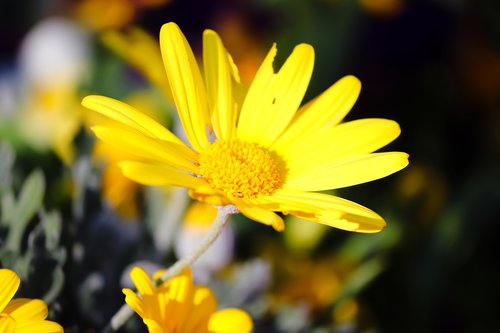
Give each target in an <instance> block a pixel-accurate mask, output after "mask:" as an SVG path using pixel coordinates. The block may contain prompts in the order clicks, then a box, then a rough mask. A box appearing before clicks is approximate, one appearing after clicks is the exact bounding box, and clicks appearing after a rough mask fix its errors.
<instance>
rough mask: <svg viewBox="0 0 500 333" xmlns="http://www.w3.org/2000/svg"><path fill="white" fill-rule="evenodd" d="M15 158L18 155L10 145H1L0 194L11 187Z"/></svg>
mask: <svg viewBox="0 0 500 333" xmlns="http://www.w3.org/2000/svg"><path fill="white" fill-rule="evenodd" d="M15 158H16V155H15V153H14V151H13V150H12V148H11V147H10V146H9V145H7V144H5V143H2V144H0V193H2V192H4V191H5V190H7V189H8V188H9V187H10V185H11V180H12V166H13V165H14V160H15Z"/></svg>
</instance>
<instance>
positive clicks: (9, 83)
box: [0, 0, 500, 333]
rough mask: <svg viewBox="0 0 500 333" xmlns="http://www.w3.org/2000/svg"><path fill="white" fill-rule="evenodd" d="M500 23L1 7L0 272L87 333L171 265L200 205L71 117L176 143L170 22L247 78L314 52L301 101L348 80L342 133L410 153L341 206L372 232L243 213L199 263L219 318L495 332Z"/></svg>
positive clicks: (275, 9) (483, 6)
mask: <svg viewBox="0 0 500 333" xmlns="http://www.w3.org/2000/svg"><path fill="white" fill-rule="evenodd" d="M499 18H500V2H499V1H497V0H475V1H472V0H469V1H467V0H413V1H410V0H308V1H306V0H288V1H286V0H254V1H250V0H235V1H230V0H221V1H202V0H197V1H196V0H108V1H104V0H80V1H76V0H74V1H69V0H45V1H41V0H38V1H35V0H24V1H12V0H2V1H1V3H0V26H1V28H0V40H1V43H0V140H1V142H0V196H1V199H2V206H1V208H0V209H1V213H2V214H1V221H0V222H1V223H0V266H2V267H9V268H12V269H15V270H16V272H18V274H19V275H20V276H21V278H22V281H23V282H22V288H21V292H22V294H18V296H26V297H38V298H43V299H44V300H45V301H46V302H47V303H48V304H49V308H50V318H51V319H53V320H57V321H58V322H60V323H61V324H62V325H63V326H64V327H65V328H66V331H67V332H97V331H99V330H100V329H102V328H103V327H104V326H105V325H106V324H107V322H108V320H109V318H110V317H111V316H112V315H113V313H115V312H116V310H117V309H118V308H119V307H120V305H121V304H123V296H122V294H121V288H122V287H124V286H129V285H130V281H129V280H128V279H127V270H128V269H129V268H130V266H131V265H134V264H140V265H141V266H143V267H145V268H147V269H148V270H149V271H151V272H152V271H154V270H155V269H156V268H159V267H168V265H170V264H171V263H173V262H174V261H175V258H177V257H179V256H182V255H183V253H185V252H186V251H188V250H189V249H190V246H192V244H193V242H196V240H197V239H199V238H200V237H202V236H200V235H203V232H204V230H206V228H207V225H209V224H210V221H211V219H210V218H209V217H210V216H212V215H211V214H212V212H210V211H209V210H210V209H209V208H207V207H198V206H196V205H195V206H193V205H192V203H191V202H190V201H189V199H188V198H187V196H186V193H185V192H184V191H182V190H178V189H158V188H155V189H153V188H142V187H139V186H138V185H135V184H132V183H130V182H128V181H126V180H124V179H123V178H122V177H121V175H120V174H119V171H118V170H117V168H116V166H115V165H114V164H113V161H114V160H113V159H114V158H119V156H117V157H115V156H114V154H118V153H117V152H113V151H110V150H109V148H108V147H105V146H102V145H99V144H97V143H96V142H95V141H94V139H93V136H92V135H91V133H90V132H89V131H88V127H89V126H90V125H91V124H93V123H94V122H95V121H97V120H96V119H94V118H95V116H94V115H92V114H88V112H87V111H86V110H84V109H83V107H81V106H80V101H81V98H82V97H83V96H86V95H88V94H100V95H106V96H110V97H114V98H118V99H121V100H124V101H127V102H128V103H130V104H132V105H135V106H137V107H138V108H139V109H141V110H143V111H144V112H146V113H148V114H150V115H151V116H152V117H154V118H155V119H157V120H158V121H161V122H162V123H164V124H165V125H166V126H169V127H170V128H172V129H174V130H175V129H176V128H178V122H177V119H176V115H175V109H174V107H173V105H172V102H171V99H170V97H169V93H168V90H167V89H165V84H166V82H165V78H164V77H163V76H162V75H163V73H162V69H161V63H159V65H158V61H159V60H158V59H159V58H158V54H159V53H158V52H159V48H158V45H157V36H158V33H159V30H160V27H161V25H162V24H164V23H166V22H169V21H174V22H176V23H177V24H179V26H180V27H181V29H182V30H183V32H184V34H185V35H186V37H187V39H188V40H189V41H190V43H191V45H192V47H193V49H194V52H195V53H197V54H198V55H200V50H201V36H202V32H203V30H204V29H205V28H211V29H214V30H216V31H217V32H218V33H219V34H220V35H221V37H222V40H223V41H224V43H225V46H226V48H227V49H228V51H229V52H230V53H231V54H232V56H233V58H234V60H235V63H236V64H237V65H238V67H239V70H240V74H241V77H242V80H243V82H247V83H248V82H250V81H251V78H252V77H253V75H254V73H255V71H256V70H257V68H258V66H259V65H260V63H261V61H262V59H263V57H264V56H265V54H266V53H267V51H268V50H269V48H270V47H271V45H272V43H273V42H277V45H278V56H277V61H276V62H277V63H278V66H279V64H280V63H282V62H283V61H284V59H285V58H286V57H287V56H288V55H289V53H290V52H291V50H292V48H293V47H294V46H295V45H296V44H298V43H301V42H306V43H309V44H311V45H313V47H314V48H315V52H316V62H315V69H314V73H313V77H312V80H311V84H310V86H309V90H308V93H307V95H306V98H305V100H306V101H307V100H310V99H311V98H313V97H314V96H317V95H318V94H320V93H321V92H322V91H324V90H325V89H327V88H328V87H329V86H330V85H331V84H333V83H334V82H335V81H337V80H338V79H340V78H341V77H342V76H344V75H347V74H353V75H355V76H357V77H358V78H359V79H360V80H361V82H362V84H363V88H362V91H361V95H360V98H359V100H358V102H357V103H356V105H355V106H354V108H353V110H352V111H351V113H350V114H349V115H348V119H349V120H350V119H360V118H368V117H377V118H389V119H394V120H396V121H397V122H398V123H399V124H400V126H401V128H402V134H401V136H400V137H399V138H398V139H397V140H396V141H395V142H393V143H392V144H391V145H389V146H388V147H385V148H384V150H398V151H405V152H408V153H409V154H410V165H409V166H408V167H407V168H406V169H404V170H402V171H401V172H399V173H397V174H395V175H392V176H390V177H387V178H384V179H381V180H378V181H376V182H372V183H368V184H363V185H358V186H355V187H352V188H348V189H342V190H339V191H337V192H336V194H338V195H340V196H342V197H344V198H347V199H350V200H353V201H356V202H358V203H361V204H363V205H365V206H367V207H370V208H371V209H373V210H375V211H376V212H378V213H380V215H382V216H383V217H384V218H386V220H387V222H388V227H387V228H386V229H385V230H383V231H382V232H381V233H378V234H375V235H363V234H353V233H348V232H344V231H340V230H334V229H331V228H326V227H322V226H319V225H316V224H314V223H310V222H305V221H300V220H296V219H291V218H288V220H287V228H286V231H285V232H283V233H276V232H274V231H273V230H272V229H271V228H268V227H266V226H263V225H260V224H258V223H254V222H251V221H248V220H246V219H244V218H243V217H241V216H237V217H235V218H234V219H233V223H231V225H230V228H228V230H227V231H225V234H224V236H223V237H221V239H220V241H219V244H218V245H217V246H214V249H213V252H212V253H210V254H207V255H206V256H205V257H202V258H201V259H200V262H199V263H198V264H197V266H196V267H195V268H193V269H194V270H195V277H196V279H197V280H198V281H199V282H200V283H203V284H208V285H209V286H210V287H211V288H213V290H214V292H215V293H216V295H217V297H218V300H219V305H220V306H222V307H224V306H239V307H242V308H244V309H246V310H247V311H249V312H250V313H251V314H252V317H253V318H254V321H255V330H254V331H255V332H317V333H326V332H494V331H500V323H499V320H498V310H499V306H498V299H499V297H500V287H499V281H500V242H499V241H498V239H497V237H498V235H499V234H500V19H499ZM186 212H187V214H186ZM136 317H137V316H136ZM122 331H123V332H142V331H144V328H143V325H142V324H141V322H140V320H139V319H138V318H134V320H132V321H130V322H129V323H128V324H127V326H126V327H124V328H123V329H122Z"/></svg>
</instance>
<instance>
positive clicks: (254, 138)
mask: <svg viewBox="0 0 500 333" xmlns="http://www.w3.org/2000/svg"><path fill="white" fill-rule="evenodd" d="M275 54H276V46H275V45H273V47H272V48H271V51H270V52H269V54H268V55H267V57H266V59H265V60H264V62H263V63H262V65H261V67H260V68H259V71H258V72H257V75H256V76H255V79H254V81H253V82H252V85H251V86H250V88H249V90H248V94H247V96H246V98H245V101H244V102H243V105H242V107H241V115H240V119H239V122H238V133H237V134H238V138H239V139H242V140H246V141H250V142H256V143H259V144H261V145H262V146H270V145H271V144H272V143H273V142H274V140H275V139H276V138H277V137H278V136H279V135H280V134H281V132H282V131H283V130H284V129H285V128H286V127H287V126H288V123H289V122H290V120H291V119H292V117H293V116H294V114H295V112H296V111H297V109H298V108H299V106H300V103H301V102H302V99H303V98H304V94H305V92H306V90H307V86H308V85H309V80H310V79H311V74H312V70H313V66H314V49H313V48H312V47H311V46H310V45H307V44H300V45H297V46H296V47H295V49H294V50H293V52H292V54H291V55H290V56H289V57H288V59H287V60H286V62H285V63H284V65H283V66H282V68H281V69H280V71H279V72H278V73H277V74H274V71H273V67H272V62H273V59H274V56H275Z"/></svg>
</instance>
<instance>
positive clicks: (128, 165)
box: [118, 161, 207, 188]
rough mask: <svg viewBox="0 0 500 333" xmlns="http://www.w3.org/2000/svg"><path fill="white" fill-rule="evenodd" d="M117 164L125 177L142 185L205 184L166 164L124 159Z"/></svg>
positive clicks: (190, 185) (199, 185) (199, 179)
mask: <svg viewBox="0 0 500 333" xmlns="http://www.w3.org/2000/svg"><path fill="white" fill-rule="evenodd" d="M118 166H119V167H120V168H121V169H122V172H123V174H124V175H125V177H127V178H129V179H132V180H133V181H135V182H138V183H139V184H143V185H153V186H164V185H169V186H180V187H187V188H197V187H203V186H207V183H206V182H205V181H204V180H203V179H201V178H197V177H193V176H190V175H188V174H185V173H182V172H179V171H178V170H175V169H174V168H171V167H169V166H167V165H156V164H148V163H141V162H133V161H124V162H120V163H119V164H118Z"/></svg>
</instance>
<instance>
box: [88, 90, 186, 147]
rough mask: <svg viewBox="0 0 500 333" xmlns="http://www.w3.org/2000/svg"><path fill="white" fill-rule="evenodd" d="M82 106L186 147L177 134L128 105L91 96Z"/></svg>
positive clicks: (137, 129) (110, 99)
mask: <svg viewBox="0 0 500 333" xmlns="http://www.w3.org/2000/svg"><path fill="white" fill-rule="evenodd" d="M82 105H83V106H85V107H86V108H89V109H91V110H94V111H96V112H98V113H100V114H102V115H104V116H106V117H108V118H111V119H113V120H115V121H117V122H119V123H122V124H123V125H125V126H128V127H131V128H133V129H134V130H136V131H138V132H139V133H142V134H144V135H146V136H149V137H152V138H157V139H161V140H164V141H168V142H173V143H176V144H178V145H181V146H185V147H186V145H185V144H184V142H182V141H181V140H180V139H179V138H178V137H177V136H175V134H173V133H172V132H170V131H169V130H168V129H166V128H165V127H163V126H162V125H160V124H159V123H158V122H156V121H155V120H153V119H152V118H150V117H148V116H146V115H145V114H144V113H142V112H140V111H138V110H136V109H135V108H133V107H132V106H130V105H128V104H126V103H123V102H120V101H118V100H116V99H113V98H109V97H105V96H95V95H91V96H87V97H85V98H84V99H83V100H82ZM186 148H187V147H186Z"/></svg>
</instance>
